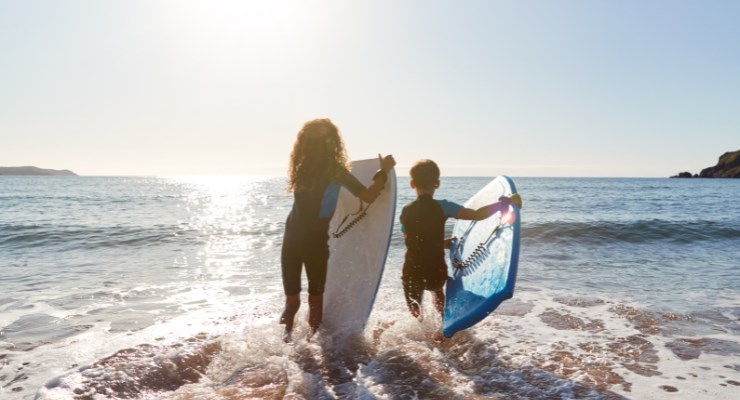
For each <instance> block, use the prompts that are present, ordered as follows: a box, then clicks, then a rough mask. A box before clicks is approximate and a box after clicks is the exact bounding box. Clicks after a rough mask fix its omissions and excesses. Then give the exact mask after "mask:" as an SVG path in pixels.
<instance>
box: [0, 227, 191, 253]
mask: <svg viewBox="0 0 740 400" xmlns="http://www.w3.org/2000/svg"><path fill="white" fill-rule="evenodd" d="M201 236H202V235H200V233H199V232H196V231H195V230H192V229H183V228H182V227H178V226H170V225H157V226H153V227H137V226H130V227H122V226H116V227H90V226H76V225H72V226H58V225H49V224H40V225H7V224H0V248H5V249H20V248H29V247H58V246H62V247H65V248H66V249H69V248H85V249H92V248H103V247H128V246H146V245H156V244H161V243H166V242H174V241H185V242H200V241H202V239H201Z"/></svg>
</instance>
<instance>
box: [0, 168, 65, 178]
mask: <svg viewBox="0 0 740 400" xmlns="http://www.w3.org/2000/svg"><path fill="white" fill-rule="evenodd" d="M0 175H46V176H77V174H75V173H74V172H72V171H70V170H68V169H61V170H59V169H44V168H39V167H0Z"/></svg>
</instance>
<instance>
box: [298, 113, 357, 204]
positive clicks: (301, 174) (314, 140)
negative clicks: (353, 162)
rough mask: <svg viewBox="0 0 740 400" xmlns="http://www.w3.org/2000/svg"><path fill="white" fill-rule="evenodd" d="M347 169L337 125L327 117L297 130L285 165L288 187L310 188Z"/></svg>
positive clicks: (342, 143) (344, 151)
mask: <svg viewBox="0 0 740 400" xmlns="http://www.w3.org/2000/svg"><path fill="white" fill-rule="evenodd" d="M341 169H344V170H349V158H348V157H347V151H346V150H345V148H344V142H343V141H342V137H341V136H340V134H339V129H337V127H336V125H334V124H333V123H332V122H331V120H330V119H328V118H322V119H314V120H311V121H308V122H306V123H305V124H303V127H302V128H301V130H300V131H299V132H298V136H297V137H296V141H295V144H294V145H293V152H292V153H291V154H290V164H289V166H288V188H287V189H288V191H289V192H292V191H295V190H299V191H300V190H306V189H308V190H310V189H313V188H314V187H316V186H318V185H320V184H322V183H324V182H327V181H328V180H331V179H332V178H335V177H336V176H337V175H338V174H339V172H340V170H341Z"/></svg>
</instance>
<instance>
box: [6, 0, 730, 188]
mask: <svg viewBox="0 0 740 400" xmlns="http://www.w3.org/2000/svg"><path fill="white" fill-rule="evenodd" d="M317 117H328V118H331V119H332V120H333V121H334V122H335V123H336V124H337V126H339V128H340V130H341V131H342V134H343V137H344V139H345V142H346V145H347V147H348V150H349V155H350V157H351V158H353V159H361V158H369V157H374V156H377V154H378V153H383V154H387V153H392V154H393V155H394V156H395V158H396V160H397V162H398V169H399V173H400V174H407V171H408V167H409V166H410V165H411V164H412V163H413V162H414V161H415V160H417V159H419V158H431V159H434V160H436V161H437V162H438V163H439V165H440V167H441V169H442V173H443V174H446V175H488V176H491V175H498V174H507V175H511V176H617V177H621V176H635V177H641V176H656V177H665V176H669V175H673V174H675V173H677V172H680V171H690V172H699V170H701V169H702V168H704V167H708V166H711V165H714V164H715V163H716V161H717V158H718V157H719V155H720V154H722V153H723V152H725V151H729V150H737V149H740V1H719V0H717V1H715V0H713V1H703V0H702V1H681V0H665V1H651V0H636V1H631V0H614V1H544V0H543V1H463V2H460V1H444V2H441V1H405V0H403V1H399V0H394V1H363V2H359V1H342V0H337V1H305V0H301V1H274V0H271V1H259V2H258V1H237V0H234V1H228V0H224V1H182V0H176V1H174V0H173V1H155V0H146V1H133V0H125V1H96V0H87V1H65V0H53V1H34V0H17V1H9V0H0V166H21V165H36V166H39V167H43V168H55V169H71V170H73V171H75V172H77V173H78V174H82V175H211V174H213V175H284V173H285V171H286V169H287V162H288V156H289V153H290V150H291V147H292V142H293V140H294V139H295V135H296V133H297V131H298V130H299V128H300V127H301V125H302V124H303V122H305V121H306V120H309V119H312V118H317Z"/></svg>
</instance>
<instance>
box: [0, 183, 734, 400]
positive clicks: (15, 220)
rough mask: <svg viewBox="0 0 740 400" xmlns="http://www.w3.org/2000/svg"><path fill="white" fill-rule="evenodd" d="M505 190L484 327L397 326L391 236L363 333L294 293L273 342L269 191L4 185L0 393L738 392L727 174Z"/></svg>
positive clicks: (447, 195) (279, 204)
mask: <svg viewBox="0 0 740 400" xmlns="http://www.w3.org/2000/svg"><path fill="white" fill-rule="evenodd" d="M489 180H490V178H481V177H475V178H463V177H450V178H443V179H442V185H441V187H440V189H439V190H438V191H437V193H436V195H435V197H437V198H444V199H448V200H452V201H456V202H459V203H464V202H465V200H466V199H468V198H469V197H470V196H472V195H473V194H474V193H475V192H476V191H477V190H479V189H480V188H482V187H483V186H484V185H485V184H486V183H487V182H488V181H489ZM514 181H515V183H516V185H517V189H518V190H519V192H520V193H521V194H522V197H523V200H524V208H523V209H522V214H521V215H522V244H521V254H520V265H519V280H518V282H517V287H516V291H515V294H514V298H513V299H511V300H509V301H507V302H505V303H504V304H503V305H502V306H501V307H500V308H499V309H498V310H496V311H495V312H494V313H493V314H491V315H490V316H489V317H488V318H486V319H485V320H484V321H482V322H481V323H479V324H478V325H476V326H475V327H473V328H471V329H468V330H466V331H463V332H460V333H458V334H457V335H455V336H454V337H453V338H452V339H450V340H447V341H444V342H442V343H437V342H435V341H434V340H433V339H432V333H433V332H434V330H436V329H438V328H439V324H440V321H439V320H438V319H437V318H436V316H435V315H434V312H433V308H432V305H431V301H430V299H429V297H430V296H428V295H427V296H426V298H425V304H424V309H425V315H426V316H427V318H425V319H424V321H423V322H418V321H416V320H415V319H413V318H411V316H410V314H409V312H408V311H407V310H406V308H405V304H404V300H403V290H402V288H401V282H400V270H401V264H402V259H403V250H404V249H403V240H402V237H401V233H400V230H399V229H396V230H395V231H394V235H393V238H392V241H391V247H390V251H389V256H388V261H387V266H386V270H385V274H384V277H383V280H382V284H381V287H380V290H379V292H378V297H377V301H376V304H375V307H374V309H373V312H372V315H371V317H370V320H369V323H368V326H367V329H366V330H365V333H364V335H363V336H361V337H352V338H347V337H344V336H341V335H338V334H336V333H333V332H326V331H320V332H319V333H318V334H317V335H316V336H314V337H312V338H310V339H309V337H308V335H307V333H308V332H307V330H308V328H307V322H306V309H307V306H306V304H305V296H306V293H305V278H304V292H303V294H302V295H303V306H302V308H301V310H300V311H299V313H298V320H297V321H298V323H297V328H296V332H295V334H294V339H295V340H294V342H293V343H291V344H286V343H283V342H282V340H281V332H282V326H280V325H279V324H278V316H279V314H280V312H281V311H282V306H283V294H282V284H281V280H280V246H281V240H282V234H283V228H284V220H285V217H286V216H287V214H288V212H289V210H290V206H291V203H292V198H291V196H290V195H289V194H287V193H286V192H285V179H284V178H236V177H223V178H211V177H209V178H146V177H10V176H4V177H0V271H2V272H1V273H0V398H1V399H8V400H16V399H45V400H46V399H107V398H119V399H172V400H175V399H177V400H185V399H282V398H287V399H335V398H347V399H484V398H485V399H490V398H497V399H664V398H671V399H691V400H698V399H737V398H740V278H738V274H739V273H740V201H739V200H738V199H740V180H720V179H657V178H656V179H627V178H625V179H618V178H609V179H602V178H514ZM398 186H399V196H398V207H397V209H398V210H399V212H400V209H401V206H402V205H403V204H405V203H407V202H409V201H411V200H412V199H413V196H414V194H413V192H412V191H411V189H410V188H409V185H408V178H403V177H401V178H399V183H398ZM452 224H453V221H450V222H449V224H448V230H449V231H451V228H452ZM327 312H331V311H329V310H327Z"/></svg>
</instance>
